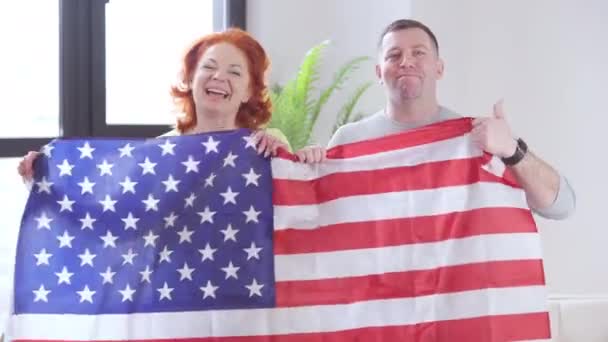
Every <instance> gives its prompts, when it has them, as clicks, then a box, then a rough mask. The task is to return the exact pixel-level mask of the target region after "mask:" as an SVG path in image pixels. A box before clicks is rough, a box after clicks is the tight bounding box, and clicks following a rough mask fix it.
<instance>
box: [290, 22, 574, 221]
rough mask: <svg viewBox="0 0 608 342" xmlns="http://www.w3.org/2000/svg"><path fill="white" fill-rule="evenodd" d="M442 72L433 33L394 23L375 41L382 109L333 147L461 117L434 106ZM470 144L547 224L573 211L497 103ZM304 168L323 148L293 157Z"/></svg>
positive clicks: (567, 190) (561, 183) (569, 198)
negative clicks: (507, 173) (504, 172)
mask: <svg viewBox="0 0 608 342" xmlns="http://www.w3.org/2000/svg"><path fill="white" fill-rule="evenodd" d="M443 72H444V63H443V61H442V59H441V58H440V56H439V44H438V42H437V38H436V37H435V35H434V34H433V32H432V31H431V30H430V29H429V28H428V27H427V26H426V25H424V24H422V23H421V22H419V21H416V20H411V19H400V20H396V21H394V22H393V23H391V24H390V25H388V26H387V27H386V28H385V29H384V31H383V32H382V34H381V36H380V40H379V42H378V63H377V65H376V75H377V77H378V79H379V81H380V83H381V84H382V86H383V88H384V91H385V95H386V106H385V108H384V109H382V110H380V111H379V112H377V113H375V114H372V115H371V116H369V117H367V118H365V119H362V120H360V121H358V122H354V123H349V124H346V125H344V126H342V127H340V128H339V129H338V130H337V131H336V133H335V134H334V135H333V137H332V138H331V140H330V142H329V144H328V148H331V147H333V146H337V145H342V144H347V143H352V142H357V141H362V140H368V139H374V138H379V137H383V136H387V135H390V134H396V133H400V132H404V131H407V130H410V129H414V128H418V127H421V126H424V125H428V124H433V123H437V122H441V121H445V120H449V119H455V118H460V117H462V116H461V115H459V114H457V113H454V112H453V111H451V110H449V109H447V108H445V107H443V106H441V105H440V104H439V102H438V101H437V85H436V83H437V81H438V80H439V79H441V77H442V76H443ZM473 126H474V128H473V130H472V132H471V134H472V138H473V140H474V141H475V142H476V143H477V144H478V145H479V147H480V148H482V149H483V150H484V151H486V152H488V153H490V154H493V155H495V156H497V157H500V158H501V159H502V160H503V162H504V163H505V165H506V166H507V167H508V168H510V169H511V170H512V172H513V174H514V176H515V178H516V179H517V181H518V182H519V184H520V185H521V186H522V188H523V190H524V191H525V193H526V197H527V200H528V204H529V205H530V207H531V209H532V210H533V211H534V212H536V213H537V214H539V215H541V216H543V217H545V218H549V219H564V218H566V217H568V216H570V215H571V214H572V213H573V212H574V209H575V206H576V198H575V194H574V191H573V189H572V187H571V186H570V184H569V183H568V181H567V180H566V178H564V177H563V176H561V175H560V174H559V173H558V172H557V171H556V170H555V169H554V168H553V167H551V166H550V165H549V164H547V163H546V162H544V161H543V160H542V159H540V158H539V157H538V156H536V155H535V154H534V153H532V152H530V151H528V148H527V146H526V144H525V142H524V141H523V140H522V139H516V138H515V137H514V136H513V134H512V133H511V130H510V128H509V125H508V123H507V121H506V119H505V116H504V113H503V111H502V103H500V102H499V103H497V104H496V105H495V106H494V115H493V116H492V117H488V118H477V119H475V120H474V121H473ZM297 154H298V156H299V158H300V160H302V161H304V162H309V163H315V162H320V161H323V160H324V159H325V151H324V149H323V148H319V147H311V148H309V149H305V150H303V151H301V152H299V153H297Z"/></svg>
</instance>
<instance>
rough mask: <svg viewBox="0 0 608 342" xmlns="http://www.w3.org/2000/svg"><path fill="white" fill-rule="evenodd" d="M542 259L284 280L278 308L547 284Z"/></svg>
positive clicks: (278, 291) (278, 289)
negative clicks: (341, 276) (365, 274)
mask: <svg viewBox="0 0 608 342" xmlns="http://www.w3.org/2000/svg"><path fill="white" fill-rule="evenodd" d="M544 284H545V279H544V276H543V265H542V261H541V260H513V261H492V262H483V263H476V264H467V265H457V266H448V267H440V268H435V269H431V270H417V271H408V272H393V273H384V274H374V275H367V276H360V277H348V278H333V279H321V280H319V279H317V280H300V281H281V282H277V283H276V296H277V297H276V298H277V306H279V307H294V306H307V305H329V304H347V303H353V302H361V301H368V300H377V299H391V298H410V297H418V296H427V295H433V294H442V293H450V292H460V291H471V290H480V289H487V288H504V287H515V286H538V285H544Z"/></svg>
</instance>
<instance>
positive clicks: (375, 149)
mask: <svg viewBox="0 0 608 342" xmlns="http://www.w3.org/2000/svg"><path fill="white" fill-rule="evenodd" d="M471 120H472V119H471V118H460V119H454V120H447V121H443V122H441V123H437V124H433V125H429V126H426V127H421V128H418V129H415V130H411V131H407V133H397V134H393V135H389V136H385V137H381V138H378V139H372V140H365V141H361V142H355V143H350V144H345V145H340V146H336V147H334V148H331V149H329V150H328V151H327V157H328V158H332V159H343V158H353V157H360V156H364V155H368V154H374V153H380V152H386V151H393V150H399V149H403V148H407V147H413V146H418V145H424V144H430V143H434V142H437V141H442V140H446V139H450V138H455V137H458V136H461V135H463V134H465V133H467V132H469V131H470V130H471V128H472V123H471V122H472V121H471Z"/></svg>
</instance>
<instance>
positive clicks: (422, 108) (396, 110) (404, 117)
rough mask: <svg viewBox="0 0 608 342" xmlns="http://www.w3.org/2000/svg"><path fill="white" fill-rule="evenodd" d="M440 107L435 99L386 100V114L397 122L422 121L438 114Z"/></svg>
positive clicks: (427, 120)
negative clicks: (396, 101)
mask: <svg viewBox="0 0 608 342" xmlns="http://www.w3.org/2000/svg"><path fill="white" fill-rule="evenodd" d="M439 111H440V107H439V104H438V103H437V101H420V100H411V101H400V102H398V103H395V102H392V101H388V103H387V106H386V115H387V116H388V117H389V118H390V119H391V120H393V121H396V122H399V123H424V122H429V121H432V120H433V119H435V118H436V117H437V116H439Z"/></svg>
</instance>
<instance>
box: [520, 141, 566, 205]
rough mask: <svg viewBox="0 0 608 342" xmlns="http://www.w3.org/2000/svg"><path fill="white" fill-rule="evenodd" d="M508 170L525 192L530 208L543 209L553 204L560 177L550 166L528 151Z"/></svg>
mask: <svg viewBox="0 0 608 342" xmlns="http://www.w3.org/2000/svg"><path fill="white" fill-rule="evenodd" d="M509 168H510V169H511V170H512V171H513V174H514V175H515V178H516V179H517V181H518V182H519V184H520V185H521V187H522V188H523V189H524V191H525V192H526V198H527V199H528V204H529V205H530V207H531V208H534V209H544V208H547V207H549V206H551V204H553V202H554V201H555V198H556V197H557V194H558V192H559V183H560V175H559V173H558V172H557V171H556V170H555V169H554V168H553V167H551V165H549V164H547V163H546V162H545V161H543V160H542V159H540V158H539V157H537V156H536V155H534V154H533V153H532V152H530V151H528V153H526V155H525V156H524V158H523V159H522V160H521V161H520V162H519V163H517V164H516V165H514V166H511V167H509Z"/></svg>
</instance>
